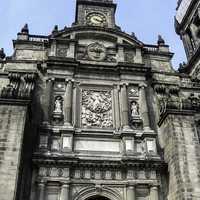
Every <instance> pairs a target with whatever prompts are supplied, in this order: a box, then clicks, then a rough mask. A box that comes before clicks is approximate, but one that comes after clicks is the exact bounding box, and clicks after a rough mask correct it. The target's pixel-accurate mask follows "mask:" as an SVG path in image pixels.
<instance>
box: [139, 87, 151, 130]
mask: <svg viewBox="0 0 200 200" xmlns="http://www.w3.org/2000/svg"><path fill="white" fill-rule="evenodd" d="M145 88H146V85H141V86H140V102H141V103H140V110H141V117H142V120H143V126H144V131H149V130H150V122H149V111H148V106H147V99H146V92H145Z"/></svg>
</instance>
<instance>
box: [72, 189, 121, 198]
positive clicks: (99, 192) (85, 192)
mask: <svg viewBox="0 0 200 200" xmlns="http://www.w3.org/2000/svg"><path fill="white" fill-rule="evenodd" d="M121 199H122V197H121V195H120V193H119V191H117V190H115V189H113V188H109V187H105V186H104V187H87V188H83V189H82V190H80V191H79V192H78V193H76V194H75V196H74V197H73V200H121Z"/></svg>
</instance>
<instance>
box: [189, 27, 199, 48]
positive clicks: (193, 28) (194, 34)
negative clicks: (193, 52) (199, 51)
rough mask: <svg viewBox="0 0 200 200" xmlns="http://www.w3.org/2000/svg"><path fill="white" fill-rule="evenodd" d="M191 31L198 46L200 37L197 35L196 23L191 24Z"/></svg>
mask: <svg viewBox="0 0 200 200" xmlns="http://www.w3.org/2000/svg"><path fill="white" fill-rule="evenodd" d="M190 31H191V34H192V38H193V40H194V43H195V47H196V46H198V44H199V42H198V41H199V38H198V37H197V36H196V31H197V27H196V26H195V25H194V24H191V25H190Z"/></svg>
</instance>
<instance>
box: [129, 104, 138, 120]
mask: <svg viewBox="0 0 200 200" xmlns="http://www.w3.org/2000/svg"><path fill="white" fill-rule="evenodd" d="M138 115H139V106H138V103H137V102H135V101H133V102H132V103H131V116H132V117H135V116H138Z"/></svg>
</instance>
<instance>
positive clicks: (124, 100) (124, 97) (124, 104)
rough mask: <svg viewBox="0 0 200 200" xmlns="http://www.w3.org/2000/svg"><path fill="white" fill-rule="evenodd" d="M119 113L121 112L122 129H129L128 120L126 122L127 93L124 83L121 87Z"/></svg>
mask: <svg viewBox="0 0 200 200" xmlns="http://www.w3.org/2000/svg"><path fill="white" fill-rule="evenodd" d="M121 100H122V102H121V105H122V108H121V111H122V127H123V129H124V130H126V129H130V127H129V120H128V110H129V109H128V93H127V85H126V84H125V83H124V84H122V86H121Z"/></svg>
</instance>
